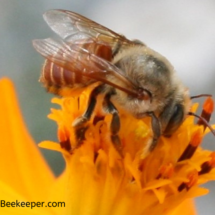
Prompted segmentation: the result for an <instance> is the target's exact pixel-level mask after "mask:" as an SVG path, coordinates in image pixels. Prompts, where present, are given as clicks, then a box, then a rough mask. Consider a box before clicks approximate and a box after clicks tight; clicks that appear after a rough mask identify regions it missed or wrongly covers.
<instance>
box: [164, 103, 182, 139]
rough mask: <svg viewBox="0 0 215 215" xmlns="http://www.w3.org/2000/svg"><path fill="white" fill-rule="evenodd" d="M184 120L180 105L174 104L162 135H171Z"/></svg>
mask: <svg viewBox="0 0 215 215" xmlns="http://www.w3.org/2000/svg"><path fill="white" fill-rule="evenodd" d="M183 120H184V109H183V106H182V105H181V104H176V105H175V106H174V108H173V111H172V114H171V117H170V119H169V122H168V124H167V126H166V128H165V130H164V132H163V133H164V135H165V136H169V135H171V134H172V133H173V132H174V131H175V130H177V128H178V127H179V126H180V125H181V123H182V122H183Z"/></svg>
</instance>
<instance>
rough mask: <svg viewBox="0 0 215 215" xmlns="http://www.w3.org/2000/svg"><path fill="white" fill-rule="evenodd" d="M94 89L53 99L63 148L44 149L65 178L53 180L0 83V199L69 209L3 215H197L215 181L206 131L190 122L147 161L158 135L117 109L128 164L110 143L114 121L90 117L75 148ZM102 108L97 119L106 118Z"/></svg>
mask: <svg viewBox="0 0 215 215" xmlns="http://www.w3.org/2000/svg"><path fill="white" fill-rule="evenodd" d="M92 88H93V86H91V87H88V88H87V89H85V90H84V91H83V92H82V93H81V94H80V95H78V94H74V95H73V96H71V97H68V98H62V99H56V98H55V99H53V102H55V103H58V104H59V105H60V106H61V109H59V110H55V109H53V110H52V113H51V114H50V115H49V118H51V119H53V120H55V121H56V122H57V124H58V136H59V142H60V144H59V143H54V142H51V141H44V142H42V143H40V146H41V147H45V148H48V149H52V150H57V151H59V152H61V153H62V154H63V156H64V158H65V161H66V167H65V170H64V172H63V174H62V175H61V176H60V177H59V178H55V177H54V176H53V174H52V172H51V170H50V169H49V167H48V166H47V164H46V162H45V161H44V159H43V158H42V156H41V154H40V153H39V151H38V149H37V147H36V146H35V144H34V142H33V141H32V139H31V137H30V135H29V134H28V132H27V130H26V128H25V125H24V123H23V121H22V117H21V114H20V112H19V108H18V105H17V102H16V98H15V94H14V90H13V86H12V84H11V82H10V81H9V80H8V79H2V80H1V81H0V92H1V94H0V100H1V105H0V119H1V120H0V129H1V150H0V159H1V162H0V165H1V173H0V197H1V198H0V199H1V200H4V201H5V202H14V201H16V200H17V201H20V202H24V203H25V202H30V203H31V202H42V201H44V202H45V205H46V204H47V203H48V202H65V207H41V206H40V207H38V206H34V207H33V209H31V208H30V207H26V206H25V207H15V208H14V207H6V206H4V207H2V205H0V212H1V214H29V215H30V214H61V215H62V214H65V215H71V214H75V215H88V214H90V215H98V214H100V215H108V214H111V215H112V214H113V215H121V214H122V215H127V214H131V213H132V214H134V215H144V214H150V215H157V214H159V215H162V214H163V215H178V214H182V213H183V214H186V215H193V214H195V209H194V208H193V204H192V203H191V202H190V200H189V199H192V198H193V197H196V196H199V195H204V194H206V193H207V192H208V191H207V190H206V189H204V188H200V187H199V185H200V184H203V183H205V182H207V181H209V180H214V179H215V171H214V169H213V167H214V166H215V153H213V152H210V151H208V150H203V149H201V148H200V147H199V144H200V143H201V140H202V137H203V136H204V135H205V133H204V132H203V129H202V127H200V126H198V125H195V124H194V123H193V117H187V119H186V121H185V122H184V123H183V125H182V126H181V127H180V128H179V129H178V130H177V132H176V133H175V134H174V135H173V136H172V137H171V138H164V137H161V138H160V140H159V143H158V145H157V147H156V148H155V149H154V150H153V152H151V153H149V154H147V153H146V152H145V151H146V150H145V149H146V147H147V143H148V141H149V140H150V138H151V135H152V134H151V129H150V123H149V121H148V119H147V118H146V119H143V120H137V119H134V118H133V117H132V116H130V115H128V114H127V113H125V112H124V111H123V110H121V109H119V113H120V119H121V125H122V126H121V129H120V132H119V136H120V139H121V141H122V145H123V154H124V156H123V158H122V157H121V156H120V155H119V154H118V152H117V151H116V150H115V148H114V147H113V144H112V143H111V141H110V129H109V125H110V120H111V117H112V116H111V115H109V114H108V115H106V116H105V118H104V119H102V120H100V121H98V122H97V123H93V118H94V117H92V120H91V121H90V122H89V123H88V129H87V130H86V134H85V141H84V143H83V144H82V145H81V146H80V147H78V148H76V142H75V135H74V128H73V127H72V126H71V125H72V122H73V121H74V120H75V119H76V118H77V117H78V116H80V115H81V114H82V113H83V112H84V110H85V107H86V104H87V100H88V96H89V93H90V92H91V90H92ZM209 102H211V100H208V101H207V102H206V103H207V104H209ZM99 107H100V105H99V104H98V107H97V109H96V111H95V113H94V116H96V115H98V114H100V108H99ZM193 108H194V109H196V108H197V107H196V105H195V106H194V107H193ZM71 149H73V150H71ZM185 212H186V213H185Z"/></svg>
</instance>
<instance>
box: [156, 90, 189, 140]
mask: <svg viewBox="0 0 215 215" xmlns="http://www.w3.org/2000/svg"><path fill="white" fill-rule="evenodd" d="M190 106H191V100H190V96H189V94H188V90H184V92H183V94H182V93H181V96H178V95H177V96H176V97H175V98H173V99H170V100H169V102H168V103H167V104H166V105H165V106H164V108H163V111H162V112H161V113H160V115H159V119H160V123H161V129H162V134H163V135H164V136H170V135H172V134H173V133H174V132H175V131H176V130H177V129H178V128H179V127H180V125H181V124H182V123H183V121H184V119H185V118H186V116H187V114H188V112H189V110H190Z"/></svg>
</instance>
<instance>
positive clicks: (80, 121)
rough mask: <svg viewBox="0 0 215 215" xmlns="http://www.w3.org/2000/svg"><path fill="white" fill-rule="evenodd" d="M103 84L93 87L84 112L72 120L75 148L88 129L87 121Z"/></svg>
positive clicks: (83, 138) (81, 141)
mask: <svg viewBox="0 0 215 215" xmlns="http://www.w3.org/2000/svg"><path fill="white" fill-rule="evenodd" d="M102 89H103V85H99V86H97V87H96V88H94V89H93V90H92V92H91V94H90V97H89V101H88V106H87V109H86V111H85V113H84V114H83V115H82V116H80V117H78V118H77V119H75V120H74V122H73V124H72V126H73V127H74V129H75V136H76V141H77V143H76V148H77V147H79V146H80V145H81V144H82V143H83V140H85V132H86V130H87V129H88V125H87V122H88V121H89V120H90V118H91V116H92V113H93V111H94V109H95V106H96V98H97V96H98V94H99V93H100V92H101V91H102Z"/></svg>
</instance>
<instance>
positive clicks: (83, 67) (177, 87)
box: [33, 10, 191, 151]
mask: <svg viewBox="0 0 215 215" xmlns="http://www.w3.org/2000/svg"><path fill="white" fill-rule="evenodd" d="M44 19H45V21H46V22H47V24H48V25H49V27H50V28H51V29H52V30H53V31H54V32H55V33H57V34H58V35H59V36H60V38H61V39H60V40H59V41H58V40H54V39H51V38H49V39H42V40H34V41H33V45H34V47H35V49H36V50H37V51H38V52H39V53H40V54H41V55H43V56H44V57H45V58H46V61H45V64H44V66H43V69H42V73H41V77H40V81H41V82H42V83H44V85H45V86H46V88H47V89H50V87H51V88H52V89H55V93H57V94H59V90H60V89H62V88H65V87H69V88H72V89H73V88H75V87H78V88H82V87H85V86H88V85H90V84H92V83H95V82H99V85H98V86H97V87H95V88H94V89H93V90H92V93H91V95H90V98H89V103H88V107H87V108H86V111H85V113H83V115H82V116H81V117H79V118H78V119H77V120H75V122H74V123H73V126H74V127H77V128H79V129H77V139H78V141H79V143H80V142H81V141H82V140H83V138H84V132H85V130H86V128H85V127H84V125H85V123H86V122H87V121H88V120H89V119H90V117H91V115H92V113H93V111H94V108H95V105H96V100H97V96H98V95H99V94H100V93H103V94H104V101H103V108H104V109H105V110H106V111H107V112H109V113H111V114H112V115H113V117H112V122H111V125H110V126H111V129H110V130H111V140H112V142H113V144H114V146H115V148H116V149H117V150H118V151H120V150H121V147H122V146H121V143H120V138H119V137H118V131H119V129H120V119H119V115H118V111H117V108H116V107H115V105H114V104H116V103H117V104H119V105H120V106H122V107H123V108H124V109H125V110H127V111H128V112H129V113H131V114H132V115H133V116H134V117H136V118H143V117H146V116H150V117H151V126H152V131H153V139H152V141H151V143H150V146H149V147H148V148H149V149H148V150H149V151H150V150H152V149H153V148H154V147H155V146H156V144H157V141H158V138H159V137H160V136H161V135H164V136H170V135H172V134H173V133H174V132H175V131H176V130H177V129H178V128H179V126H180V125H181V124H182V122H183V121H184V119H185V117H186V115H187V114H188V113H189V110H190V105H191V97H190V95H189V91H188V88H187V87H185V86H184V85H183V83H182V82H181V81H180V80H179V78H178V77H177V76H176V72H175V71H174V68H173V66H172V65H171V64H170V63H169V61H168V60H167V59H166V58H165V57H163V56H162V55H161V54H159V53H157V52H155V51H154V50H152V49H151V48H149V47H147V46H146V45H145V44H144V43H142V42H141V41H139V40H129V39H127V38H126V37H124V36H123V35H120V34H117V33H115V32H114V31H112V30H110V29H108V28H106V27H104V26H102V25H100V24H98V23H96V22H94V21H92V20H90V19H88V18H86V17H83V16H81V15H79V14H77V13H74V12H71V11H66V10H50V11H47V12H46V13H45V14H44ZM52 91H53V90H52Z"/></svg>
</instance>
